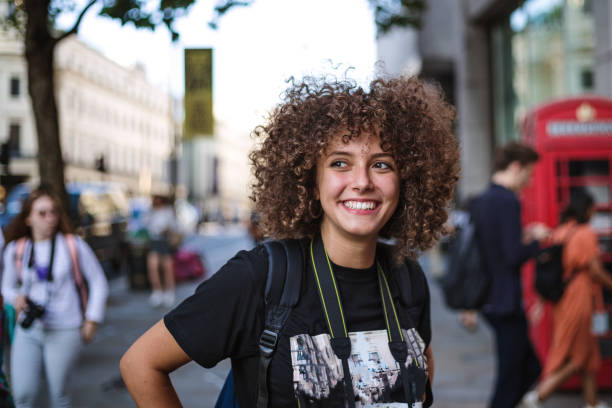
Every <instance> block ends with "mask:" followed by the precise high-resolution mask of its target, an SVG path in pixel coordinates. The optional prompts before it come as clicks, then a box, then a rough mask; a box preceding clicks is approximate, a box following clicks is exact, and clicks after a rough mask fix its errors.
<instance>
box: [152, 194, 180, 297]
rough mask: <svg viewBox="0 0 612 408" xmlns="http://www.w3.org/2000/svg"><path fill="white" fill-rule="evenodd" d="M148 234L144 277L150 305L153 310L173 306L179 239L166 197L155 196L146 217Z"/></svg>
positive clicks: (172, 209) (174, 219)
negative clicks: (149, 288)
mask: <svg viewBox="0 0 612 408" xmlns="http://www.w3.org/2000/svg"><path fill="white" fill-rule="evenodd" d="M146 228H147V232H148V233H149V251H148V253H147V274H148V276H149V282H150V283H151V296H150V297H149V304H150V305H151V306H153V307H158V306H161V305H164V306H167V307H170V306H172V305H174V301H175V294H174V286H175V276H174V264H173V260H172V256H173V255H174V253H175V252H176V250H177V245H178V244H177V241H178V240H179V238H180V234H179V231H178V223H177V221H176V215H175V213H174V208H172V205H171V203H170V200H169V198H167V197H164V196H161V195H154V196H153V199H152V205H151V210H150V211H149V213H148V214H147V216H146Z"/></svg>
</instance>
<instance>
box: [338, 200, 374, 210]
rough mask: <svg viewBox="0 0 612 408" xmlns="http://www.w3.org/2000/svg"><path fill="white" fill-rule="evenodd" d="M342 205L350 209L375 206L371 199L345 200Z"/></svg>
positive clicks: (365, 208)
mask: <svg viewBox="0 0 612 408" xmlns="http://www.w3.org/2000/svg"><path fill="white" fill-rule="evenodd" d="M344 205H345V206H346V207H348V208H350V209H351V210H373V209H374V207H376V203H375V202H373V201H345V202H344Z"/></svg>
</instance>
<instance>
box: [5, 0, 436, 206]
mask: <svg viewBox="0 0 612 408" xmlns="http://www.w3.org/2000/svg"><path fill="white" fill-rule="evenodd" d="M0 1H1V0H0ZM5 1H8V5H9V7H8V10H9V14H8V16H7V17H0V18H4V20H5V21H4V23H5V24H4V25H5V26H6V25H7V24H8V25H10V26H12V28H13V29H17V30H19V31H20V32H21V33H22V36H23V40H24V45H25V59H26V62H27V70H28V93H29V95H30V98H31V100H32V110H33V113H34V120H35V125H36V126H35V127H36V134H37V141H38V168H39V174H40V181H41V183H45V184H48V185H50V186H52V187H53V188H54V189H55V190H56V191H58V193H59V194H60V196H61V199H62V204H63V206H64V208H68V205H67V203H68V195H67V194H66V189H65V182H64V161H63V158H62V151H61V144H60V123H59V120H58V113H57V103H56V99H55V82H54V76H53V69H54V68H53V67H54V64H53V56H54V51H55V47H56V46H57V44H59V43H60V42H61V41H62V40H63V39H65V38H66V37H68V36H70V35H72V34H76V33H77V32H78V30H79V27H80V25H81V22H82V20H83V17H84V16H85V14H86V13H87V12H88V11H89V10H90V9H91V8H92V7H93V6H94V5H96V4H102V8H101V9H100V11H99V14H100V15H101V16H104V17H108V18H111V19H115V20H118V21H120V22H121V24H122V25H125V24H133V25H134V26H135V27H136V28H146V29H150V30H154V29H155V28H156V27H158V26H160V25H163V26H165V27H166V28H167V29H168V31H169V32H170V34H171V36H172V39H173V40H174V41H176V40H177V39H178V37H179V33H178V32H177V31H176V30H175V29H174V22H175V20H176V19H177V18H179V17H181V16H182V15H184V14H185V13H187V12H188V11H189V8H190V7H191V6H192V5H193V4H194V3H195V1H196V0H89V1H87V3H86V4H85V5H84V6H82V8H81V9H80V10H77V3H78V2H77V1H76V0H5ZM253 1H254V0H244V1H237V0H219V1H218V3H217V4H216V6H214V11H215V14H214V17H213V21H211V22H210V23H209V25H210V26H211V27H212V28H216V27H217V25H218V20H219V18H220V17H221V16H222V15H224V14H225V13H227V12H228V11H229V10H230V9H232V8H233V7H236V6H248V5H250V4H251V3H252V2H253ZM368 1H369V3H370V4H371V6H372V7H373V9H374V16H375V20H376V25H377V27H378V32H379V34H383V33H385V32H387V31H388V30H390V29H391V28H392V27H395V26H418V24H419V19H420V15H421V13H422V11H423V10H424V8H425V0H368ZM75 11H78V12H77V14H76V15H77V17H76V19H75V21H74V24H73V25H72V27H71V28H70V29H68V30H67V31H59V30H58V29H57V28H56V24H55V22H56V19H57V17H58V16H59V15H60V14H62V13H64V12H75Z"/></svg>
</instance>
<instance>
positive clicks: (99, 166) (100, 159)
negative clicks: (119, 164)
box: [95, 154, 106, 173]
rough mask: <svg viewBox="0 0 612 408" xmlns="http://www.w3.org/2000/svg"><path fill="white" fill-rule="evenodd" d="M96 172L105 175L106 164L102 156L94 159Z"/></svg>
mask: <svg viewBox="0 0 612 408" xmlns="http://www.w3.org/2000/svg"><path fill="white" fill-rule="evenodd" d="M95 166H96V170H98V171H99V172H101V173H106V163H104V155H103V154H101V155H100V156H98V157H97V158H96V164H95Z"/></svg>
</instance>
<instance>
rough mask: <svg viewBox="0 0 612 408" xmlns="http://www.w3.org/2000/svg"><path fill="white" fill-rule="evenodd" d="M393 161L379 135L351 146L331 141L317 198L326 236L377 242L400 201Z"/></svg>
mask: <svg viewBox="0 0 612 408" xmlns="http://www.w3.org/2000/svg"><path fill="white" fill-rule="evenodd" d="M399 190H400V187H399V177H398V173H397V169H396V166H395V162H394V160H393V157H392V156H391V154H390V153H389V152H384V151H383V150H382V149H381V147H380V139H379V138H378V137H377V136H369V135H362V136H360V137H359V138H357V139H353V140H351V141H350V142H349V143H343V142H342V138H341V137H340V136H336V137H335V138H334V139H332V141H331V143H330V144H329V146H328V147H327V150H326V152H325V154H323V155H322V156H321V157H319V160H318V162H317V183H316V191H315V193H316V197H317V198H318V199H319V200H320V202H321V207H322V208H323V220H322V222H321V232H322V234H323V235H324V237H325V236H326V235H327V237H328V238H331V239H334V238H344V239H347V238H348V239H349V240H364V239H366V240H375V239H376V238H377V237H378V233H379V231H380V230H381V229H382V228H383V226H384V225H385V224H386V223H387V221H388V220H389V218H391V216H392V215H393V213H394V211H395V208H396V207H397V203H398V201H399Z"/></svg>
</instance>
